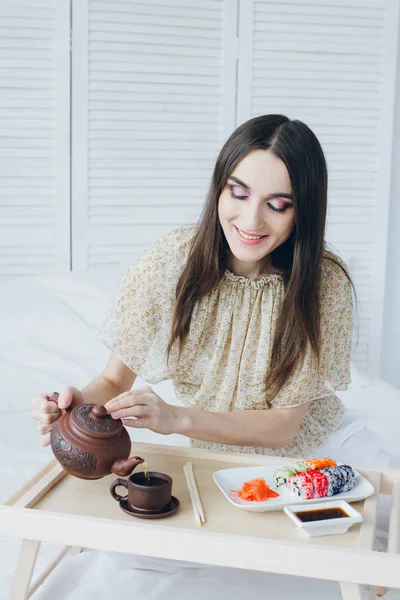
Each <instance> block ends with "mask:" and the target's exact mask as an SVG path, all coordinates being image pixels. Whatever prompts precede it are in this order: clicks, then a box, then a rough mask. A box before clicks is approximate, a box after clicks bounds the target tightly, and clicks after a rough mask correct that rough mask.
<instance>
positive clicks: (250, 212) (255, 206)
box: [242, 200, 265, 234]
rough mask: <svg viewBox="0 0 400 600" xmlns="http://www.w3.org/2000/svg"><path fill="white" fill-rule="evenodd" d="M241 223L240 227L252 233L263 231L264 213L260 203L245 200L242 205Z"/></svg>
mask: <svg viewBox="0 0 400 600" xmlns="http://www.w3.org/2000/svg"><path fill="white" fill-rule="evenodd" d="M243 208H244V211H243V223H242V227H243V229H244V231H251V232H252V233H254V234H257V232H258V231H259V232H260V233H265V232H264V229H265V219H264V217H265V213H264V207H263V204H262V203H259V202H257V201H256V200H253V201H249V202H246V204H245V206H244V207H243Z"/></svg>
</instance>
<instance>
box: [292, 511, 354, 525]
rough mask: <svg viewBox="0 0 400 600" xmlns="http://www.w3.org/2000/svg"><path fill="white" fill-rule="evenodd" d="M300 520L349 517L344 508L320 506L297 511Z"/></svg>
mask: <svg viewBox="0 0 400 600" xmlns="http://www.w3.org/2000/svg"><path fill="white" fill-rule="evenodd" d="M295 515H296V517H298V518H299V519H300V521H303V523H304V522H308V521H322V520H323V519H343V517H349V516H350V515H348V514H347V513H346V512H345V511H344V510H343V509H342V508H339V507H338V508H319V509H317V510H301V511H300V512H296V513H295Z"/></svg>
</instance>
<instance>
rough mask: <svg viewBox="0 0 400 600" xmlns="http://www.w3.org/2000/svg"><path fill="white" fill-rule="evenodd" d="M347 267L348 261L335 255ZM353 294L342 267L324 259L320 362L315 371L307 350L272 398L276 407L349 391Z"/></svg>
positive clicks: (309, 352) (295, 404) (287, 406)
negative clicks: (301, 360)
mask: <svg viewBox="0 0 400 600" xmlns="http://www.w3.org/2000/svg"><path fill="white" fill-rule="evenodd" d="M335 258H336V259H337V260H338V262H340V263H341V264H342V265H343V266H344V268H345V270H346V271H347V272H348V269H347V267H346V265H345V263H344V262H343V261H342V260H341V259H340V258H339V257H338V256H336V255H335ZM352 334H353V296H352V287H351V283H350V281H349V280H348V279H347V277H346V275H345V274H344V273H343V271H342V269H341V268H340V267H338V266H337V265H335V264H334V263H332V261H330V260H328V259H325V260H324V266H323V277H322V283H321V361H320V368H319V370H318V372H316V369H315V367H314V366H313V363H312V356H311V351H310V350H309V349H308V351H307V352H306V355H305V359H304V361H303V363H301V364H300V365H298V366H297V367H296V368H295V370H294V371H293V373H292V375H291V376H290V378H289V379H288V381H287V382H286V383H285V385H284V386H283V388H282V389H281V390H280V392H279V393H278V394H277V395H276V396H275V398H274V399H273V400H272V401H271V404H272V405H273V406H274V407H276V408H290V407H294V406H299V405H300V404H304V403H305V402H309V401H310V400H317V399H318V398H324V397H326V396H331V395H333V394H334V392H335V390H346V389H347V388H348V386H349V384H350V383H351V369H350V365H351V352H352Z"/></svg>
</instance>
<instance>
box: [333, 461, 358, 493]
mask: <svg viewBox="0 0 400 600" xmlns="http://www.w3.org/2000/svg"><path fill="white" fill-rule="evenodd" d="M336 468H337V469H338V470H339V472H340V474H341V476H342V480H343V483H342V489H341V491H342V492H349V491H350V490H352V489H353V487H354V486H355V485H356V473H355V471H354V469H353V468H352V467H350V465H338V466H337V467H336Z"/></svg>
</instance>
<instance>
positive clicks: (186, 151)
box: [72, 0, 237, 270]
mask: <svg viewBox="0 0 400 600" xmlns="http://www.w3.org/2000/svg"><path fill="white" fill-rule="evenodd" d="M236 11H237V0H205V1H203V2H201V3H200V4H199V3H198V2H196V0H168V2H154V3H153V2H143V1H141V0H140V1H136V0H135V1H134V0H128V1H127V0H125V1H123V0H121V1H118V2H114V1H111V0H108V1H107V0H89V1H88V0H84V1H82V0H76V1H74V2H73V11H72V14H73V24H72V32H73V38H72V57H73V59H72V60H73V63H72V174H73V178H72V260H73V269H74V270H75V269H76V270H81V269H87V268H89V269H96V268H98V269H101V268H103V267H105V266H107V265H112V264H121V263H125V262H126V263H131V262H132V261H133V260H134V259H135V257H136V256H137V255H138V254H139V253H140V252H141V251H142V250H143V249H144V247H146V246H147V245H148V244H149V243H150V242H151V241H153V240H155V239H157V238H159V237H161V236H162V235H163V234H164V233H166V232H167V231H169V230H171V229H173V228H175V227H177V226H179V225H180V224H184V223H188V222H195V221H196V220H197V218H198V216H199V213H200V209H201V207H202V205H203V203H204V199H205V196H206V193H207V189H208V185H209V181H210V178H211V174H212V169H213V163H214V162H215V159H216V157H217V154H218V151H219V149H220V147H221V145H222V144H223V142H224V141H225V138H226V137H228V136H229V134H230V133H231V132H232V131H233V129H234V127H235V84H236V81H235V79H236V44H235V42H236V22H237V16H236Z"/></svg>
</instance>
